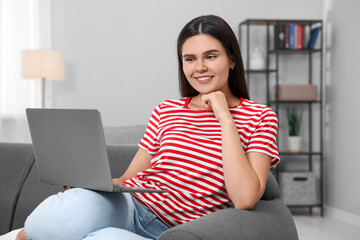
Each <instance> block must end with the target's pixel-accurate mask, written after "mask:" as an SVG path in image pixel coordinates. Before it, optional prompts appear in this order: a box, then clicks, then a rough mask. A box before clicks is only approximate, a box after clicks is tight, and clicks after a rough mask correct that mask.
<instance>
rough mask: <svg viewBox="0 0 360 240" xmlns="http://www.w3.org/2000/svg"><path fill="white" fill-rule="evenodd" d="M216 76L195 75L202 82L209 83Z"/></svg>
mask: <svg viewBox="0 0 360 240" xmlns="http://www.w3.org/2000/svg"><path fill="white" fill-rule="evenodd" d="M213 77H214V76H201V77H195V79H196V80H197V81H198V82H200V83H207V82H209V81H210V80H211V79H212V78H213Z"/></svg>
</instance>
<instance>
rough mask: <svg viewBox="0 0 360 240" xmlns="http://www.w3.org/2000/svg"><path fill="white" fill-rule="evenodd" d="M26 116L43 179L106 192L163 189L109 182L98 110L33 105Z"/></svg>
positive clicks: (107, 164) (109, 173) (110, 179)
mask: <svg viewBox="0 0 360 240" xmlns="http://www.w3.org/2000/svg"><path fill="white" fill-rule="evenodd" d="M26 115H27V118H28V123H29V128H30V134H31V139H32V143H33V147H34V154H35V159H36V165H37V168H38V172H39V175H40V180H41V181H42V182H47V183H50V184H58V185H64V186H72V187H81V188H87V189H93V190H99V191H106V192H114V191H116V192H166V191H161V190H154V189H146V188H132V187H126V186H122V185H115V184H112V178H111V172H110V166H109V160H108V155H107V150H106V143H105V136H104V130H103V126H102V122H101V117H100V113H99V111H98V110H85V109H83V110H80V109H34V108H33V109H26ZM119 161H121V159H119Z"/></svg>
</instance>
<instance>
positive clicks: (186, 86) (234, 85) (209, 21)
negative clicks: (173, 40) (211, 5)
mask: <svg viewBox="0 0 360 240" xmlns="http://www.w3.org/2000/svg"><path fill="white" fill-rule="evenodd" d="M201 33H202V34H208V35H210V36H212V37H214V38H216V39H217V40H218V41H220V42H221V44H222V45H223V47H224V48H225V49H226V53H227V55H228V57H229V58H230V59H232V60H233V61H234V63H235V67H234V69H230V72H229V79H228V82H229V87H230V90H231V92H232V94H234V95H235V96H237V97H241V98H245V99H249V93H248V89H247V86H246V81H245V72H244V65H243V61H242V58H241V53H240V47H239V44H238V41H237V39H236V37H235V34H234V32H233V31H232V29H231V27H230V26H229V25H228V24H227V23H226V22H225V20H224V19H222V18H220V17H218V16H214V15H206V16H200V17H197V18H194V19H193V20H191V21H190V22H189V23H188V24H186V25H185V27H184V28H183V29H182V30H181V32H180V34H179V37H178V41H177V54H178V67H179V69H178V71H179V87H180V94H181V96H182V97H190V96H196V95H198V94H199V92H198V91H196V90H195V89H194V88H193V87H192V86H191V85H190V83H189V82H188V80H187V79H186V76H185V74H184V71H183V59H182V46H183V44H184V42H185V41H186V40H187V39H188V38H190V37H192V36H195V35H198V34H201Z"/></svg>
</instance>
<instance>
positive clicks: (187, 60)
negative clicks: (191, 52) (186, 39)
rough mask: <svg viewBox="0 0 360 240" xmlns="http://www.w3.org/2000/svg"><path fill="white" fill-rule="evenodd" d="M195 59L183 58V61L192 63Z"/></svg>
mask: <svg viewBox="0 0 360 240" xmlns="http://www.w3.org/2000/svg"><path fill="white" fill-rule="evenodd" d="M194 60H195V59H194V58H185V61H186V62H192V61H194Z"/></svg>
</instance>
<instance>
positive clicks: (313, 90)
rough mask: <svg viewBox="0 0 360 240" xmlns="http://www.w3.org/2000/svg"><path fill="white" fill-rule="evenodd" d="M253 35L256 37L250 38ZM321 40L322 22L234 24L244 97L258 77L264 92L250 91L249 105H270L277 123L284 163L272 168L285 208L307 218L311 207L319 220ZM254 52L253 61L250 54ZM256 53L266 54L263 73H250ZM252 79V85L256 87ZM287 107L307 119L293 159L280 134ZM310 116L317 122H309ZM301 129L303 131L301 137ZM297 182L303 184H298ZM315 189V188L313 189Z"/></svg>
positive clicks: (321, 172)
mask: <svg viewBox="0 0 360 240" xmlns="http://www.w3.org/2000/svg"><path fill="white" fill-rule="evenodd" d="M254 31H258V32H255V34H253V33H254ZM259 32H261V33H264V34H260V33H259ZM322 35H323V30H322V20H296V19H289V20H287V19H284V20H276V19H275V20H274V19H248V20H245V21H243V22H241V23H240V24H239V43H240V48H241V50H242V53H243V56H244V64H245V73H246V80H247V83H248V87H249V91H250V93H251V90H252V89H251V87H252V86H253V85H256V86H257V87H258V86H259V85H261V83H259V80H258V79H259V75H260V76H262V79H263V80H264V81H263V82H262V83H263V84H264V85H265V88H263V89H265V92H261V93H259V91H258V90H257V91H254V93H255V97H254V96H252V100H254V101H258V102H262V103H265V104H267V105H269V106H270V107H271V108H272V109H273V110H274V111H275V112H276V113H277V115H278V118H279V132H278V143H279V142H280V143H282V144H278V145H279V152H280V157H281V158H282V160H283V161H281V162H280V164H279V165H278V167H277V168H276V172H277V175H278V180H279V185H280V189H281V191H282V197H283V200H284V201H285V202H286V203H287V204H288V206H289V207H298V206H301V207H307V208H309V210H310V212H312V208H313V207H319V208H320V212H321V215H322V214H323V194H322V192H323V189H322V185H323V147H322V134H323V129H322V128H323V123H322V122H323V120H322V118H323V116H322V114H323V113H322V112H323V111H322V108H323V102H322V96H323V86H322V85H323V83H322V81H323V80H322V78H323V76H322V62H323V57H322V39H323V37H322ZM252 45H253V46H252ZM254 49H256V52H257V54H256V55H254V54H252V53H253V52H254ZM259 49H263V50H265V51H264V52H265V54H263V57H264V62H265V64H264V68H263V69H259V68H256V69H254V68H252V67H253V64H251V63H252V62H254V61H252V57H253V56H257V57H259V56H260V54H259V53H258V52H259ZM284 59H285V60H284ZM259 61H260V60H257V62H259ZM288 64H296V67H299V68H304V66H305V69H301V71H294V68H291V67H288ZM285 67H288V68H287V69H285ZM306 68H307V69H306ZM280 70H282V71H280ZM285 70H286V71H285ZM294 72H295V73H294ZM255 76H256V77H255ZM294 77H295V78H296V80H294ZM254 79H256V80H257V81H256V82H255V81H254ZM260 82H261V81H260ZM253 83H254V84H253ZM264 85H263V86H264ZM252 95H254V94H252ZM262 96H266V97H265V98H266V100H265V101H261V100H258V99H261V98H262ZM289 106H291V107H293V108H302V109H305V110H306V113H307V114H306V116H308V118H306V117H303V119H302V122H301V125H302V126H303V127H302V128H301V129H302V131H301V132H300V135H303V136H301V137H302V139H303V140H302V145H301V146H302V148H301V150H300V151H299V152H296V153H294V152H289V151H288V149H287V146H286V145H287V144H284V143H286V142H287V141H286V140H285V139H287V137H288V134H285V133H284V131H285V130H284V129H286V127H283V126H286V125H287V120H286V117H285V116H286V114H284V112H285V111H286V109H287V108H289ZM314 116H316V117H317V116H318V118H320V119H319V120H318V121H314ZM304 129H306V130H307V131H306V132H304ZM299 160H300V162H301V167H300V169H295V170H293V169H292V167H293V165H294V162H297V163H298V162H299ZM295 167H299V166H298V165H296V166H295ZM290 169H292V170H291V172H289V170H290ZM296 174H303V175H304V177H299V178H297V177H296V176H295V175H296ZM294 179H295V180H294ZM299 179H302V180H303V181H298V180H299ZM316 179H317V180H316ZM314 182H318V183H319V184H314ZM314 185H318V186H319V187H313V186H314ZM294 188H296V189H297V190H296V191H297V192H298V193H302V195H301V196H303V197H299V198H298V199H297V200H296V201H295V200H294V199H293V198H294V197H295V196H296V195H295V194H294V192H293V191H294ZM305 196H306V197H305Z"/></svg>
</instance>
